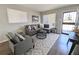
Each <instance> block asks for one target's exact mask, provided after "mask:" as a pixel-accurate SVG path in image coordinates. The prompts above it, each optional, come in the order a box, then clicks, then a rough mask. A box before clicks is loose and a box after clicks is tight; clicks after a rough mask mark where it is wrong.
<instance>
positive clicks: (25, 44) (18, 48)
mask: <svg viewBox="0 0 79 59" xmlns="http://www.w3.org/2000/svg"><path fill="white" fill-rule="evenodd" d="M7 37H8V38H9V39H10V41H11V42H12V43H13V50H14V55H22V54H25V53H26V52H27V51H29V50H30V49H32V48H33V39H32V38H31V37H30V36H25V37H24V38H25V40H23V41H18V40H19V39H22V38H18V36H16V35H14V34H13V33H8V34H7Z"/></svg>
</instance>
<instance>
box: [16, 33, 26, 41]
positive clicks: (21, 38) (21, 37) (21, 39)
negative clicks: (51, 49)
mask: <svg viewBox="0 0 79 59" xmlns="http://www.w3.org/2000/svg"><path fill="white" fill-rule="evenodd" d="M15 35H16V36H17V37H18V38H19V40H20V41H23V40H25V39H26V38H25V37H23V36H22V35H21V34H18V33H16V34H15Z"/></svg>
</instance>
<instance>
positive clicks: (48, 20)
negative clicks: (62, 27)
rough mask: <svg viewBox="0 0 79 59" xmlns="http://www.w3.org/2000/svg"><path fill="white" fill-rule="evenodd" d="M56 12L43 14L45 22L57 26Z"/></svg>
mask: <svg viewBox="0 0 79 59" xmlns="http://www.w3.org/2000/svg"><path fill="white" fill-rule="evenodd" d="M55 20H56V13H53V14H48V15H44V16H43V24H52V25H53V26H54V27H55Z"/></svg>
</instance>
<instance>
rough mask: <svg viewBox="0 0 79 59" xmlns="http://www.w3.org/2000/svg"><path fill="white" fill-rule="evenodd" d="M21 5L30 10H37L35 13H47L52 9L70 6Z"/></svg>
mask: <svg viewBox="0 0 79 59" xmlns="http://www.w3.org/2000/svg"><path fill="white" fill-rule="evenodd" d="M20 5H21V6H24V7H27V8H30V9H32V10H35V11H39V12H42V11H47V10H50V9H56V8H61V7H64V6H68V5H70V4H20Z"/></svg>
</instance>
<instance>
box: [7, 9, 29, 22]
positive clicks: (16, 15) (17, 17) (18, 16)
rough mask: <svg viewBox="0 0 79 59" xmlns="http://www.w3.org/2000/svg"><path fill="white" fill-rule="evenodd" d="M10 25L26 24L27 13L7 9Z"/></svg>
mask: <svg viewBox="0 0 79 59" xmlns="http://www.w3.org/2000/svg"><path fill="white" fill-rule="evenodd" d="M7 15H8V21H9V23H26V22H27V13H26V12H24V11H19V10H15V9H9V8H8V9H7Z"/></svg>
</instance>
